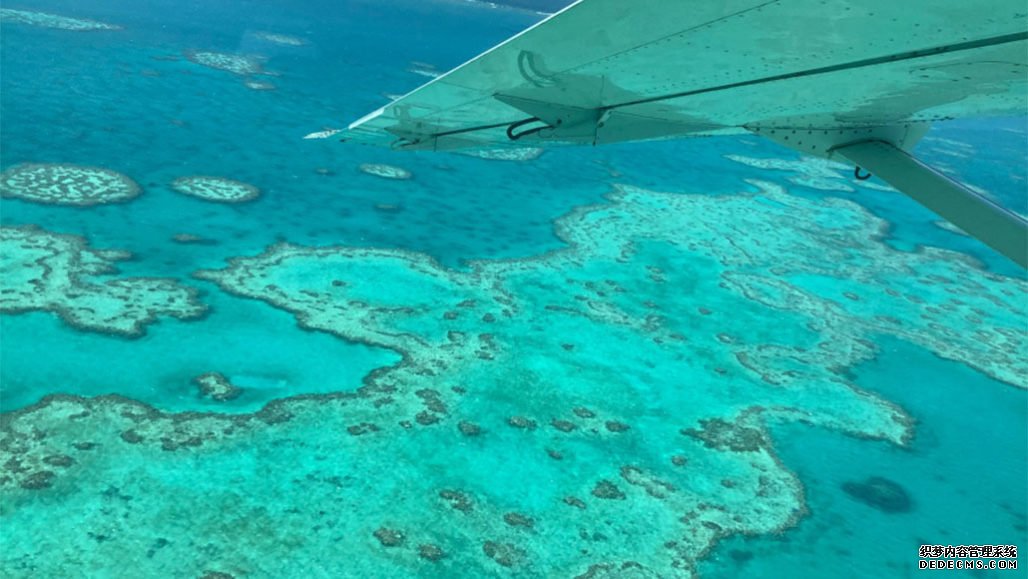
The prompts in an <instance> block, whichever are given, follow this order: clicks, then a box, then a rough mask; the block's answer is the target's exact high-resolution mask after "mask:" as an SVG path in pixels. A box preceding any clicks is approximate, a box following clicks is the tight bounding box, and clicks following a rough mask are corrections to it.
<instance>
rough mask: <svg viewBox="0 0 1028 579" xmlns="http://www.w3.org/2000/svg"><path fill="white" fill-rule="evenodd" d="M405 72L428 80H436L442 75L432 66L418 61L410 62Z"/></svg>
mask: <svg viewBox="0 0 1028 579" xmlns="http://www.w3.org/2000/svg"><path fill="white" fill-rule="evenodd" d="M407 72H412V73H414V74H417V75H420V76H427V77H428V78H438V77H440V76H442V74H443V73H441V72H439V71H438V70H437V69H436V67H435V65H434V64H429V63H427V62H418V61H413V62H411V63H410V67H408V68H407Z"/></svg>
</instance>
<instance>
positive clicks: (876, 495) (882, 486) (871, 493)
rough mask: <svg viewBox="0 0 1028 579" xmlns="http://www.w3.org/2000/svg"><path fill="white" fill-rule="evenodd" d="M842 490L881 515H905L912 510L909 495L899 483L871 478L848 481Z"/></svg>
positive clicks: (875, 477) (876, 477) (912, 504)
mask: <svg viewBox="0 0 1028 579" xmlns="http://www.w3.org/2000/svg"><path fill="white" fill-rule="evenodd" d="M842 490H843V491H845V493H846V494H848V495H849V496H851V497H853V498H854V499H856V500H858V501H860V502H862V503H864V504H865V505H867V506H869V507H873V508H875V509H878V510H879V511H882V512H883V513H890V514H893V513H906V512H910V511H911V510H912V509H913V508H914V501H913V499H911V498H910V494H909V493H907V491H906V490H905V489H904V488H903V487H902V486H900V484H899V483H897V482H895V481H892V480H889V479H887V478H885V477H880V476H873V477H869V478H868V479H867V480H865V481H863V482H854V481H848V482H845V483H843V484H842Z"/></svg>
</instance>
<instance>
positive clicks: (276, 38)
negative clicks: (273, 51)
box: [254, 32, 307, 46]
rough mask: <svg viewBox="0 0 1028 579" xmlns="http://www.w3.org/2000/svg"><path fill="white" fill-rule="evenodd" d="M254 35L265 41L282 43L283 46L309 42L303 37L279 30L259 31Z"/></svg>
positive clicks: (300, 44)
mask: <svg viewBox="0 0 1028 579" xmlns="http://www.w3.org/2000/svg"><path fill="white" fill-rule="evenodd" d="M254 36H255V37H256V38H258V39H260V40H263V41H265V42H270V43H272V44H280V45H282V46H304V45H306V44H307V41H306V40H304V39H302V38H299V37H296V36H290V35H288V34H280V33H277V32H257V33H256V34H254Z"/></svg>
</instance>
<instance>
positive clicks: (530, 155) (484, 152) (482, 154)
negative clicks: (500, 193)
mask: <svg viewBox="0 0 1028 579" xmlns="http://www.w3.org/2000/svg"><path fill="white" fill-rule="evenodd" d="M543 152H544V150H543V149H541V148H539V147H514V148H509V149H480V150H477V151H462V152H461V154H463V155H467V156H469V157H478V158H480V159H490V160H495V161H533V160H535V159H538V158H539V157H541V156H542V155H543Z"/></svg>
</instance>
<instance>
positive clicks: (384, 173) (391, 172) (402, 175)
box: [358, 163, 413, 180]
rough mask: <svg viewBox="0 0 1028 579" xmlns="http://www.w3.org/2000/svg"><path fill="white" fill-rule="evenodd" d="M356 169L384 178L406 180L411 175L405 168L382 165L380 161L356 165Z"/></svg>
mask: <svg viewBox="0 0 1028 579" xmlns="http://www.w3.org/2000/svg"><path fill="white" fill-rule="evenodd" d="M358 169H360V170H361V172H362V173H367V174H368V175H374V176H376V177H382V178H385V179H399V180H406V179H410V178H411V177H413V175H411V172H410V171H408V170H406V169H403V168H400V167H394V166H393V165H383V164H381V163H364V164H363V165H361V166H360V167H358Z"/></svg>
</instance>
